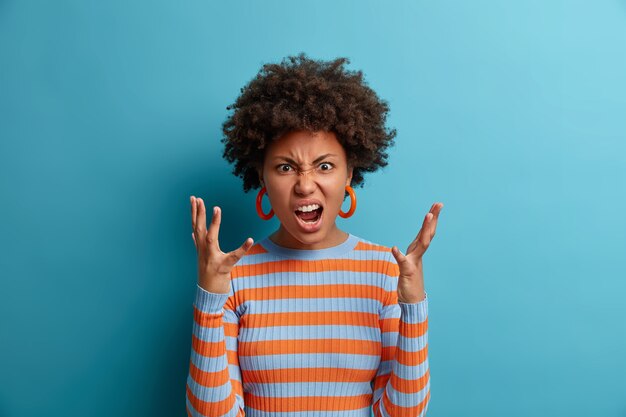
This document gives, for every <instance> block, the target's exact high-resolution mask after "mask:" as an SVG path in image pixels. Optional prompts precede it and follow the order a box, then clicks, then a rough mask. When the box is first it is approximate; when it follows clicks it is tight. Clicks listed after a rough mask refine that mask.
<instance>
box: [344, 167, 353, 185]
mask: <svg viewBox="0 0 626 417" xmlns="http://www.w3.org/2000/svg"><path fill="white" fill-rule="evenodd" d="M352 171H353V170H352V167H351V166H348V179H346V185H350V183H351V182H352Z"/></svg>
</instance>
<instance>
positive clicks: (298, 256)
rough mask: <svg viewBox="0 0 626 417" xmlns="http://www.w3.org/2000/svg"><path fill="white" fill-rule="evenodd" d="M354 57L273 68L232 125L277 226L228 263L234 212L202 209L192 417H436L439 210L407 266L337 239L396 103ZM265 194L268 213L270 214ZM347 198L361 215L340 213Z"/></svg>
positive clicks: (196, 209)
mask: <svg viewBox="0 0 626 417" xmlns="http://www.w3.org/2000/svg"><path fill="white" fill-rule="evenodd" d="M346 62H349V60H348V59H347V58H338V59H336V60H333V61H328V62H324V61H316V60H312V59H309V58H307V57H306V56H305V55H304V54H300V55H298V56H295V57H289V58H288V59H285V60H283V62H282V63H280V64H266V65H264V66H263V68H262V70H261V71H260V72H259V74H258V75H257V77H256V78H254V79H253V80H252V81H251V82H250V83H249V84H248V85H247V86H246V87H245V88H244V89H242V90H241V92H242V94H241V95H240V96H239V97H238V99H237V100H236V102H235V103H234V105H233V106H229V107H228V109H231V108H234V109H235V111H234V113H233V114H232V115H231V116H230V117H229V118H228V119H227V121H226V122H225V123H224V129H223V131H224V134H225V138H224V139H223V140H222V142H223V143H225V150H224V157H225V158H226V159H227V160H228V161H229V162H231V163H232V162H234V163H235V169H234V171H233V173H234V174H235V175H237V176H240V177H241V178H242V179H243V186H244V191H246V192H247V191H249V190H250V189H256V188H261V190H260V191H259V194H258V195H257V204H256V206H257V207H256V209H257V213H258V214H259V216H260V217H261V218H263V219H266V220H267V219H269V218H271V217H272V216H274V215H276V216H277V217H278V219H279V220H280V227H279V228H278V229H277V230H276V231H275V232H274V233H273V234H271V235H269V236H267V237H265V238H264V239H262V240H260V241H259V242H257V243H256V244H254V242H253V240H252V239H251V238H248V239H247V240H246V241H245V242H244V243H243V244H242V245H241V246H240V247H239V248H237V249H236V250H234V251H232V252H228V253H224V252H222V250H221V249H220V246H219V227H220V221H221V209H220V208H219V207H218V206H216V207H214V208H213V213H212V215H211V223H210V224H209V227H208V230H207V226H206V217H207V216H206V207H205V205H204V202H203V200H202V199H201V198H195V197H193V196H192V197H191V218H192V226H193V233H192V237H193V239H194V243H195V245H196V249H197V252H198V287H197V292H196V299H195V302H194V323H193V335H192V350H191V361H190V368H189V376H188V378H187V387H186V400H187V413H188V415H190V416H215V417H217V416H233V417H234V416H244V415H247V416H253V417H256V416H259V417H269V416H285V417H286V416H302V417H304V416H315V417H326V416H328V417H331V416H332V417H334V416H350V417H361V416H363V417H366V416H367V417H369V416H370V415H371V413H373V414H374V415H375V416H396V417H397V416H423V415H425V413H426V410H427V408H428V403H429V399H430V374H429V366H428V339H427V338H428V332H427V328H428V320H427V316H428V299H427V296H426V293H425V291H424V278H423V268H422V257H423V255H424V253H425V251H426V249H427V248H428V246H429V245H430V242H431V240H432V238H433V237H434V235H435V228H436V226H437V219H438V216H439V213H440V211H441V209H442V207H443V204H441V203H435V204H433V206H432V207H431V209H430V212H429V213H428V214H426V217H425V218H424V221H423V224H422V227H421V229H420V231H419V233H418V234H417V236H416V237H415V239H414V240H413V242H411V244H410V245H409V247H408V248H407V251H406V254H402V253H401V252H400V251H399V250H398V248H397V247H396V246H393V247H392V248H389V247H386V246H383V245H379V244H376V243H373V242H371V241H368V240H366V239H363V238H361V237H358V236H355V235H353V234H351V233H349V232H345V231H342V230H340V229H339V228H338V227H337V224H336V218H337V215H340V216H341V217H344V218H347V217H350V216H351V215H352V214H353V213H354V211H355V209H356V194H355V192H354V189H353V188H352V186H357V185H361V186H362V185H363V174H364V173H365V172H373V171H376V170H377V169H378V168H379V167H383V166H386V165H387V161H386V158H387V154H386V153H385V149H386V148H387V147H388V146H390V145H392V144H393V138H394V137H395V135H396V132H395V130H391V131H388V130H387V129H386V128H385V118H386V114H387V112H388V106H387V103H386V102H385V101H383V100H381V99H379V98H378V97H377V95H376V94H375V92H374V91H373V90H372V89H370V88H369V87H368V86H367V84H366V83H365V82H364V81H363V77H362V73H361V72H360V71H358V72H351V71H347V70H345V69H344V68H343V64H344V63H346ZM266 193H267V196H268V198H269V202H270V204H271V207H272V208H271V210H270V212H269V213H264V212H263V209H262V204H261V202H262V198H263V196H264V195H265V194H266ZM346 196H349V197H350V201H351V206H350V210H349V211H348V212H343V211H341V206H342V202H343V201H344V199H345V197H346Z"/></svg>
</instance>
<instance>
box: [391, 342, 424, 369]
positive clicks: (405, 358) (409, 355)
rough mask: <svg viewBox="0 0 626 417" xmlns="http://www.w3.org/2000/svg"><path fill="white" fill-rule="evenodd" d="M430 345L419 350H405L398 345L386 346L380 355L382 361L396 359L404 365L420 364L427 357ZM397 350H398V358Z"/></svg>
mask: <svg viewBox="0 0 626 417" xmlns="http://www.w3.org/2000/svg"><path fill="white" fill-rule="evenodd" d="M427 348H428V345H426V346H424V347H423V348H422V349H420V350H418V351H417V352H405V351H404V350H402V349H398V348H397V347H396V346H384V347H383V351H382V354H381V355H380V361H381V362H384V361H390V360H392V359H396V360H397V361H398V362H400V363H401V364H402V365H413V366H414V365H419V364H421V363H422V362H424V360H425V359H426V355H427V352H428V349H427ZM396 351H397V352H398V354H397V358H396Z"/></svg>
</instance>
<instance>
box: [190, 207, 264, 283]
mask: <svg viewBox="0 0 626 417" xmlns="http://www.w3.org/2000/svg"><path fill="white" fill-rule="evenodd" d="M221 217H222V209H221V208H219V207H217V206H216V207H215V212H214V213H213V216H212V218H211V224H210V225H209V230H207V228H206V208H205V206H204V201H202V199H201V198H195V197H194V196H191V225H192V227H193V233H191V237H192V238H193V243H194V244H195V245H196V251H197V252H198V285H200V286H201V287H202V288H204V289H205V290H206V291H208V292H212V293H217V294H227V293H229V292H230V271H231V270H232V269H233V267H234V266H235V264H236V263H237V262H238V261H239V259H241V257H242V256H243V255H245V253H246V252H247V251H248V249H250V248H251V247H252V244H253V240H252V238H251V237H250V238H248V239H246V241H245V242H243V244H242V245H241V246H240V247H238V248H237V249H235V250H234V251H232V252H228V253H224V252H222V250H221V249H220V245H219V242H218V235H219V230H220V221H221Z"/></svg>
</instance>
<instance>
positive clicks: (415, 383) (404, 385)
mask: <svg viewBox="0 0 626 417" xmlns="http://www.w3.org/2000/svg"><path fill="white" fill-rule="evenodd" d="M429 378H430V369H427V370H426V373H425V374H424V375H422V376H421V377H419V378H418V379H416V380H411V379H403V378H400V377H399V376H397V375H395V374H393V376H392V377H391V386H392V387H393V389H395V390H396V391H398V392H402V393H405V394H415V393H416V392H419V391H421V390H423V389H424V387H426V384H427V383H428V379H429Z"/></svg>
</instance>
